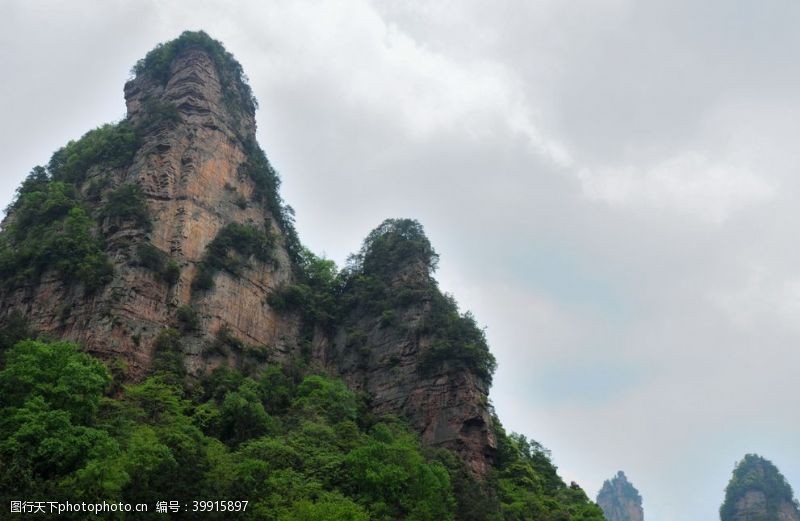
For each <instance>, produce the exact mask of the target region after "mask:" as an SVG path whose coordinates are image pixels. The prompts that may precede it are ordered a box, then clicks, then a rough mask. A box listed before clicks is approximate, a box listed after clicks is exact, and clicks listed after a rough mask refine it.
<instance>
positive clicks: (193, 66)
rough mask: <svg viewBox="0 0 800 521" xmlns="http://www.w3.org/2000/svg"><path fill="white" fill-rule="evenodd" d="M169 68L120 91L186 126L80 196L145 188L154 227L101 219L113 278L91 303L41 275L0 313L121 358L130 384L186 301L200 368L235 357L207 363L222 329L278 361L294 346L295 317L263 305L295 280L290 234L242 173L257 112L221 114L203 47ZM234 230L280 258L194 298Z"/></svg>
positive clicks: (147, 112) (214, 74)
mask: <svg viewBox="0 0 800 521" xmlns="http://www.w3.org/2000/svg"><path fill="white" fill-rule="evenodd" d="M169 72H170V73H169V77H168V79H167V81H166V82H165V83H164V84H161V83H160V82H159V81H157V80H155V79H153V78H150V77H148V76H147V75H140V76H139V77H137V78H136V79H134V80H132V81H130V82H129V83H128V84H127V85H126V86H125V97H126V102H127V107H128V116H127V118H128V120H129V121H130V122H131V123H132V124H134V125H137V124H140V123H141V122H142V120H143V119H144V118H147V117H149V116H151V112H152V111H154V110H156V109H155V108H153V107H159V106H162V107H163V106H170V107H176V108H177V116H178V117H179V119H180V121H179V122H178V123H177V124H175V125H166V126H165V125H156V126H153V128H151V129H145V131H144V133H143V137H142V140H141V146H140V148H139V150H138V151H137V152H136V154H135V156H134V159H133V164H132V165H131V166H130V167H128V168H124V169H116V170H110V171H109V170H107V169H102V168H98V167H92V168H90V169H89V172H88V175H87V179H86V182H85V183H84V184H83V187H82V189H83V190H84V191H85V190H86V189H87V188H86V187H87V186H89V185H91V184H92V182H93V181H95V180H97V182H102V184H103V185H105V186H107V187H108V188H107V189H109V190H110V189H112V188H113V187H115V186H120V185H122V184H124V183H135V184H137V185H139V186H140V187H141V188H142V190H143V192H144V194H145V196H146V198H147V204H148V207H149V213H150V215H151V220H152V229H151V230H150V231H143V230H141V229H137V228H136V227H133V226H122V227H116V226H111V225H109V224H108V223H102V225H101V227H102V230H101V232H102V235H103V236H104V238H105V241H106V244H107V253H108V255H109V257H110V259H111V261H112V262H113V264H114V278H113V280H112V281H111V282H110V283H109V284H107V285H106V286H105V287H104V288H103V289H102V290H101V291H100V292H98V293H97V294H94V295H85V294H84V292H83V291H82V289H81V288H80V287H75V286H67V285H65V284H64V283H62V282H60V281H59V280H58V278H57V277H55V276H53V274H46V275H45V276H44V277H43V279H42V280H41V281H40V282H39V283H37V284H32V285H28V286H27V287H24V288H18V289H16V290H15V291H13V292H11V293H8V294H5V295H3V297H2V300H0V314H2V316H7V315H8V314H9V313H10V312H12V311H13V310H17V311H21V312H22V313H23V314H24V315H25V316H26V317H28V318H29V320H30V322H31V325H32V326H33V327H34V328H36V329H38V330H40V331H43V332H46V333H48V334H51V335H54V336H57V337H60V338H63V339H68V340H72V341H76V342H80V343H81V344H83V345H84V346H85V347H86V348H87V350H89V351H90V352H92V353H95V354H98V355H100V356H102V357H105V358H112V357H119V358H122V359H124V360H125V361H126V362H127V363H128V365H129V368H130V374H129V376H130V377H132V378H137V377H139V376H141V375H142V374H143V373H144V372H145V371H146V369H147V367H148V365H149V361H150V359H151V356H152V351H153V341H154V338H155V337H156V335H157V334H158V332H159V331H160V330H161V329H162V328H163V327H165V326H170V325H172V326H174V325H175V312H176V310H177V309H178V307H179V306H181V305H191V306H192V308H193V309H194V310H195V312H196V313H197V317H198V319H199V326H200V327H199V328H198V330H197V333H196V334H195V335H194V337H193V338H188V339H187V341H186V342H184V347H185V349H186V354H187V362H188V366H189V369H190V371H193V372H201V371H205V370H207V369H208V368H209V366H213V365H218V364H220V363H223V362H224V363H230V364H233V363H235V362H236V361H237V360H236V358H237V353H235V352H228V353H223V354H222V355H221V354H220V353H214V354H212V355H209V356H205V357H204V356H201V354H202V353H203V352H204V350H206V347H207V345H208V343H209V342H210V341H211V340H212V339H213V338H214V337H215V335H216V334H217V332H218V331H219V330H220V328H222V327H225V328H226V329H227V330H228V331H229V334H230V335H232V336H233V337H236V338H238V339H239V340H241V341H242V342H244V343H246V344H250V345H256V346H266V347H267V348H268V349H269V353H270V355H271V356H274V357H277V358H281V357H282V356H285V355H287V354H288V353H289V351H290V350H291V349H292V346H293V345H294V344H295V343H296V342H295V338H296V330H297V326H296V323H295V322H296V321H293V320H292V318H291V317H286V316H285V315H284V316H280V317H279V316H278V315H277V314H276V313H274V312H273V311H272V310H271V309H270V307H269V306H268V304H267V303H266V297H267V294H268V293H269V291H270V290H271V288H274V287H276V286H278V285H281V284H285V283H287V282H289V281H290V280H291V278H292V271H291V265H290V261H289V257H288V255H287V252H286V248H285V246H284V244H283V236H282V235H281V231H280V230H279V229H278V227H277V226H276V225H275V224H274V219H273V216H272V215H270V213H269V212H268V211H266V210H265V209H264V208H263V206H262V205H260V204H257V203H255V202H254V201H253V191H254V186H253V182H252V181H251V180H250V179H249V178H247V177H246V176H243V175H242V174H241V173H240V166H241V165H242V164H243V163H244V162H245V161H246V151H245V140H247V139H252V140H254V139H255V119H254V112H253V110H252V109H251V110H246V108H239V110H238V111H237V112H238V114H235V113H234V112H232V111H231V109H230V108H229V107H227V106H226V103H225V102H224V100H223V89H222V86H221V84H220V75H219V71H218V69H217V66H216V65H215V63H214V61H213V60H212V58H211V57H210V56H209V54H208V53H207V52H205V51H204V50H203V49H201V48H196V47H189V48H187V49H185V50H184V51H183V52H181V53H180V54H179V55H177V56H176V57H175V58H174V60H173V61H172V62H171V64H170V70H169ZM227 88H229V89H236V88H237V86H236V85H235V84H234V85H228V86H227ZM242 201H244V204H243V203H242ZM12 218H13V216H12ZM234 222H235V223H251V224H252V225H254V226H257V227H260V228H266V227H268V228H269V229H270V230H271V232H272V233H273V234H274V235H275V237H277V244H276V247H275V251H274V252H273V255H274V258H275V261H274V262H272V263H265V262H260V261H258V260H257V259H249V260H248V266H247V267H246V268H244V269H243V270H242V271H241V273H240V276H233V275H231V274H230V273H228V272H226V271H218V272H217V273H216V275H215V284H214V287H213V288H212V289H211V290H208V291H203V292H193V291H192V289H191V282H192V280H193V278H194V276H195V274H196V271H197V265H198V263H199V262H201V260H202V258H203V255H204V253H205V249H206V246H207V245H208V244H209V243H210V242H211V241H212V240H213V239H214V237H215V236H216V235H217V234H218V233H219V231H220V230H221V229H222V228H223V227H224V226H225V225H226V224H229V223H234ZM142 243H151V244H152V245H153V246H155V247H156V248H158V249H159V250H161V251H162V252H164V253H166V254H168V256H169V258H171V259H172V260H174V261H175V262H177V263H178V265H179V266H180V268H181V269H180V276H179V278H178V281H177V283H175V284H174V285H170V284H168V283H166V282H164V281H163V280H160V279H159V278H158V277H156V276H154V274H153V273H152V272H151V271H150V270H148V269H145V268H143V267H140V266H136V261H135V253H134V252H135V247H136V245H138V244H142Z"/></svg>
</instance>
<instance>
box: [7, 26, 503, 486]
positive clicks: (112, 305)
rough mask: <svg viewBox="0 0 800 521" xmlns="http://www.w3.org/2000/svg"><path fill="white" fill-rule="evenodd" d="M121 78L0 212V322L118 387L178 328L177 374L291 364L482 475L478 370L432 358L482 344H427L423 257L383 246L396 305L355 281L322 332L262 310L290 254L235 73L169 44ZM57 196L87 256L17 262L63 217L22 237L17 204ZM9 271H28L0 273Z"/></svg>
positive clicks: (218, 53)
mask: <svg viewBox="0 0 800 521" xmlns="http://www.w3.org/2000/svg"><path fill="white" fill-rule="evenodd" d="M134 73H135V77H134V78H133V79H132V80H131V81H129V82H128V83H127V84H126V85H125V99H126V104H127V117H126V118H125V120H123V121H122V122H120V123H119V124H117V125H116V126H107V127H103V128H101V129H98V130H97V131H93V132H94V133H91V132H90V133H89V134H87V136H85V137H84V138H82V140H81V141H79V142H77V143H70V144H69V145H67V147H65V148H64V149H62V150H61V151H59V152H57V153H56V154H55V155H54V158H53V160H52V161H51V163H50V165H48V168H47V170H46V171H45V169H41V170H39V171H37V172H35V173H36V175H34V174H31V177H29V180H28V181H26V183H27V184H26V185H23V187H22V188H21V189H20V193H19V196H18V199H17V201H16V202H15V203H14V204H12V205H11V207H10V211H9V213H8V215H7V217H6V220H5V221H4V223H3V230H2V233H1V234H0V247H5V248H6V250H4V251H5V252H6V253H7V255H6V257H7V259H6V258H4V257H2V255H0V274H1V275H3V277H5V278H6V283H4V284H3V285H2V287H0V325H2V323H3V322H8V321H9V320H11V319H12V318H19V317H23V318H24V319H26V320H27V322H28V325H29V326H30V327H31V328H33V329H35V330H37V331H40V332H43V333H45V334H47V335H49V336H51V337H56V338H61V339H66V340H70V341H75V342H78V343H80V344H81V345H83V346H84V347H85V349H86V350H87V351H89V352H91V353H93V354H95V355H97V356H99V357H101V358H103V359H105V360H108V361H110V362H114V363H117V364H118V365H119V366H121V367H123V373H124V376H123V378H125V379H128V380H137V379H140V378H142V377H143V376H144V375H146V374H147V373H148V371H149V370H150V369H151V365H152V362H153V359H154V356H155V353H156V352H157V351H158V349H162V348H163V346H162V347H159V346H161V345H162V344H163V342H162V343H161V344H160V343H159V342H160V341H159V338H161V336H162V335H163V332H164V330H165V328H171V329H170V330H176V331H180V335H181V338H180V347H179V349H180V352H181V355H182V357H183V360H184V366H185V368H186V371H187V372H188V373H189V374H190V375H194V376H202V375H203V374H207V373H209V372H210V371H212V370H213V369H214V368H215V367H218V366H220V365H223V364H224V365H228V366H231V367H240V368H241V367H248V368H250V369H253V370H257V369H258V367H261V366H263V365H264V364H266V363H274V362H277V363H288V362H290V361H291V360H293V359H297V358H298V357H305V359H306V362H308V363H310V364H315V365H317V366H319V367H322V368H325V369H327V370H328V371H330V372H334V373H338V374H341V375H342V376H343V377H344V378H345V380H346V381H347V382H348V383H349V384H350V385H351V386H352V387H353V388H355V389H357V390H360V391H365V392H366V393H368V395H369V396H370V397H371V404H372V407H373V409H374V411H375V412H376V413H380V414H398V415H403V416H406V417H408V418H409V420H410V421H411V424H412V425H413V426H414V427H415V428H416V429H418V431H419V432H420V433H421V435H422V438H423V440H424V441H425V442H427V443H429V444H431V445H436V446H443V447H447V448H450V449H452V450H454V451H456V452H457V453H458V454H459V455H460V456H461V457H462V458H463V460H464V461H465V462H466V463H467V465H468V467H469V468H470V469H472V471H473V472H474V473H476V474H477V475H484V474H485V473H486V472H487V471H488V470H489V468H490V465H491V463H492V457H493V451H494V448H495V441H494V436H493V433H492V429H491V418H490V415H489V409H488V399H487V394H488V387H489V382H490V377H491V370H489V371H487V370H486V368H485V367H484V368H482V369H481V368H480V367H478V366H476V365H475V363H473V362H471V361H470V360H472V359H468V358H469V357H467V358H465V359H464V360H466V361H464V360H461V359H459V358H458V357H455V358H454V359H452V360H450V359H448V358H447V356H445V355H446V354H447V351H446V350H447V349H451V348H454V347H459V348H460V347H463V348H465V349H466V350H467V351H468V352H470V353H471V352H477V351H476V349H479V348H481V346H480V345H479V344H481V339H477V340H476V339H474V338H473V339H472V340H464V342H463V343H464V345H454V344H453V342H456V341H454V340H452V339H453V338H456V337H455V336H453V335H451V336H450V337H448V338H450V340H447V339H443V338H440V337H441V335H440V334H439V333H438V332H437V331H436V330H435V328H432V327H431V326H430V322H431V319H430V317H432V316H433V315H432V313H433V311H436V310H439V311H438V313H439V315H441V313H443V311H441V309H444V308H442V302H444V301H443V300H442V299H445V300H446V298H445V297H444V296H443V295H442V294H441V293H440V292H439V290H438V288H437V287H436V284H435V281H434V280H433V279H432V277H431V272H432V269H433V266H432V265H431V263H430V262H429V261H422V262H407V259H405V257H404V254H403V249H402V248H399V249H397V250H396V251H394V252H390V253H391V255H390V258H388V259H386V262H387V263H388V264H389V265H394V266H395V268H393V269H391V270H389V271H387V272H385V273H381V276H380V277H378V278H377V279H376V280H380V281H382V282H381V283H382V284H385V288H384V289H385V291H386V294H387V295H389V296H391V297H392V298H395V297H396V298H397V299H401V300H402V299H404V298H405V299H407V301H404V302H402V304H398V305H397V309H396V311H395V312H392V313H389V314H387V311H386V310H382V311H381V310H376V309H375V308H374V306H371V303H370V299H371V297H370V296H368V295H367V294H366V293H363V292H361V293H360V292H359V291H356V290H357V289H358V288H357V287H351V288H350V289H349V290H346V291H345V293H344V295H343V297H342V298H344V299H349V300H348V304H347V305H346V306H344V309H346V312H345V313H344V315H343V316H342V317H340V318H339V319H338V321H333V322H331V323H329V324H327V326H326V327H321V326H320V325H319V324H316V323H311V324H309V318H308V317H307V316H304V314H303V312H302V311H301V310H298V309H294V308H291V307H289V308H285V309H280V310H279V309H277V308H276V306H274V305H273V302H274V299H273V297H274V295H276V294H277V293H279V292H280V291H281V290H283V289H285V288H287V287H290V286H292V285H293V284H295V283H297V282H298V281H299V279H300V278H302V277H301V276H300V275H298V273H300V272H301V271H302V270H301V269H300V268H299V267H298V266H299V263H300V261H299V255H300V251H301V248H300V246H299V242H298V240H297V238H296V235H295V233H294V229H293V227H292V223H291V216H290V214H289V212H290V209H287V207H285V206H284V205H283V204H282V201H281V199H280V197H279V196H278V192H277V189H278V183H279V180H278V178H277V175H276V174H275V172H274V171H273V170H272V168H271V166H270V165H269V162H268V161H267V159H266V157H265V156H264V154H263V152H262V151H261V149H260V148H259V146H258V144H257V143H256V140H255V130H256V124H255V102H254V99H253V98H252V95H251V92H250V89H249V87H248V86H247V84H246V82H245V81H244V79H243V78H244V76H243V74H242V71H241V67H240V66H239V64H238V63H237V62H236V61H235V60H234V59H233V57H232V56H231V55H230V54H228V53H227V52H226V51H225V50H224V49H223V48H222V46H221V44H219V42H216V41H214V40H212V39H210V38H209V37H208V36H207V35H205V34H204V33H184V34H183V35H182V36H181V37H180V38H179V39H177V40H175V41H173V42H170V43H167V44H164V45H161V46H159V47H157V48H156V49H154V50H153V51H152V52H151V53H149V54H148V56H147V57H146V58H145V59H143V60H142V61H140V62H139V63H138V64H137V66H136V67H135V68H134ZM109 135H110V136H112V138H113V139H112V138H109V137H108V136H109ZM114 136H117V137H114ZM119 136H122V137H121V138H119V139H117V138H118V137H119ZM123 138H124V139H123ZM126 147H128V148H129V149H130V153H129V154H127V153H126V150H127V148H126ZM42 186H44V188H42ZM56 189H58V190H66V192H67V193H68V194H71V195H69V198H70V201H72V202H71V203H70V204H71V205H72V207H71V208H72V210H70V208H69V207H67V210H70V211H73V210H74V212H76V213H75V215H76V216H80V215H83V214H86V215H88V216H91V217H92V218H93V221H92V222H93V223H94V224H92V230H91V233H92V234H93V236H94V237H96V242H97V244H98V245H99V246H98V248H99V251H97V252H94V253H91V256H90V254H89V253H87V254H86V255H85V256H84V257H80V258H79V259H78V260H77V261H76V263H75V265H70V266H66V267H65V266H61V267H59V266H60V265H59V264H56V265H55V266H54V265H53V264H52V263H50V264H48V263H47V262H45V260H43V257H42V256H44V257H47V255H45V254H47V253H48V252H47V251H45V252H44V253H42V252H39V253H35V254H33V253H32V254H31V255H30V256H29V257H24V256H22V253H20V252H23V251H27V250H25V248H24V247H23V242H24V241H26V240H29V239H30V237H28V236H27V235H26V233H28V234H30V233H36V230H39V229H42V230H44V229H47V230H49V229H50V228H47V227H48V226H50V227H51V228H53V227H55V228H54V229H57V231H56V232H54V233H55V236H57V235H58V233H67V232H69V226H71V225H70V224H69V219H71V218H72V217H66V216H65V214H64V213H63V212H62V213H56V214H54V216H47V215H45V216H39V217H37V219H39V221H41V223H40V224H39V226H40V228H32V229H33V230H34V232H30V231H24V232H23V231H21V230H23V229H25V230H28V229H29V228H30V226H28V225H27V224H26V222H27V221H26V219H27V218H26V217H25V214H26V212H27V211H28V210H27V208H28V207H27V206H26V205H28V206H31V205H33V204H35V198H36V197H45V195H42V193H49V195H47V197H50V196H52V195H53V192H54V191H55V190H56ZM36 190H42V192H41V193H39V192H36ZM48 190H49V191H50V192H48ZM139 199H141V201H140V202H141V204H140V206H141V208H139V207H137V206H136V205H137V204H138V203H137V201H139ZM32 201H33V202H32ZM137 208H138V209H137ZM67 210H65V211H67ZM69 215H72V213H70V214H69ZM48 219H49V220H48ZM85 220H86V219H85ZM39 221H37V222H39ZM25 226H28V228H25ZM58 230H61V231H58ZM401 239H402V238H401ZM93 240H94V239H93ZM401 242H402V241H401ZM56 243H57V244H60V243H58V241H56ZM4 245H5V246H4ZM401 246H402V245H401ZM431 251H432V250H431ZM9 252H10V253H9ZM0 253H2V252H0ZM36 255H38V257H37V256H36ZM434 255H435V254H434ZM15 256H16V257H15ZM98 259H99V260H98ZM104 259H107V263H108V268H107V269H106V268H103V262H106V260H104ZM366 262H367V263H368V262H369V259H367V260H366ZM15 263H16V264H15ZM25 263H28V264H31V263H33V264H34V265H35V266H36V268H35V269H31V270H26V271H25V272H24V274H23V275H20V276H17V274H18V273H19V272H20V269H19V266H20V265H22V264H25ZM87 266H89V267H92V266H93V267H94V268H92V269H91V270H90V269H89V268H87ZM98 266H99V267H98ZM12 275H13V276H12ZM78 275H80V277H79V276H78ZM356 286H357V285H356ZM348 291H349V293H348ZM365 295H367V296H366V297H365ZM392 302H399V300H392ZM448 302H449V301H448ZM437 303H438V304H437ZM445 304H447V303H445ZM437 306H438V307H437ZM434 308H435V309H434ZM445 308H447V306H446V305H445ZM432 310H433V311H432ZM446 311H447V313H451V312H452V309H450V308H447V309H446ZM451 314H452V313H451ZM390 315H391V316H390ZM448 316H449V315H448ZM459 320H467V321H469V320H471V319H470V318H466V319H464V318H463V317H462V318H461V319H459ZM312 322H313V320H312ZM456 322H457V320H456ZM472 325H473V326H474V323H473V324H472ZM309 328H310V330H311V331H313V334H311V335H308V334H307V331H308V330H309ZM476 342H477V343H476ZM457 343H458V342H456V344H457ZM309 344H310V346H309ZM476 345H478V348H476V347H475V346H476ZM467 351H465V352H467ZM431 353H432V354H431ZM486 354H488V351H486ZM488 356H489V357H491V355H488ZM484 362H486V361H485V360H484ZM489 362H490V363H489V365H492V364H493V359H489ZM484 365H486V363H484Z"/></svg>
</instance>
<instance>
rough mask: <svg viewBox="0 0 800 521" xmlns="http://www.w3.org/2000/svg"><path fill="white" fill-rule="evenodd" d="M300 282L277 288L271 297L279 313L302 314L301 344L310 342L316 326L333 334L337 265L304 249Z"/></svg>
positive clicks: (299, 266)
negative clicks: (292, 312) (291, 312)
mask: <svg viewBox="0 0 800 521" xmlns="http://www.w3.org/2000/svg"><path fill="white" fill-rule="evenodd" d="M297 266H298V268H299V269H298V272H299V274H300V276H299V277H298V282H296V283H294V284H289V285H287V286H284V287H282V288H279V289H277V290H276V291H274V292H273V293H271V294H270V295H269V297H268V303H269V305H270V306H272V307H273V308H274V309H275V310H276V311H279V312H287V311H294V312H299V313H300V316H301V317H302V318H303V327H302V331H301V333H302V335H303V338H302V339H301V341H303V342H306V343H310V342H311V338H312V337H313V334H314V327H315V326H318V327H321V328H323V329H324V330H325V331H328V332H330V331H332V329H333V326H334V325H335V324H336V320H337V318H338V317H337V314H338V313H339V311H338V308H337V294H338V291H339V278H338V274H337V270H336V263H334V262H333V261H332V260H329V259H325V258H320V257H317V256H316V255H314V254H313V253H312V252H310V251H309V250H307V249H305V248H303V249H302V250H301V254H300V256H299V262H298V263H297Z"/></svg>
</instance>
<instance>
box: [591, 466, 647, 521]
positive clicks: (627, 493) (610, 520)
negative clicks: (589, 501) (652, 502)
mask: <svg viewBox="0 0 800 521" xmlns="http://www.w3.org/2000/svg"><path fill="white" fill-rule="evenodd" d="M597 505H598V506H599V507H600V508H601V509H602V510H603V514H604V515H605V518H606V520H607V521H643V520H644V510H642V496H640V495H639V491H638V490H636V488H635V487H634V486H633V485H632V484H631V483H630V482H629V481H628V478H627V476H625V473H624V472H622V471H619V472H618V473H617V475H616V476H614V478H612V479H611V480H606V481H605V482H604V483H603V488H602V489H600V492H599V493H598V494H597Z"/></svg>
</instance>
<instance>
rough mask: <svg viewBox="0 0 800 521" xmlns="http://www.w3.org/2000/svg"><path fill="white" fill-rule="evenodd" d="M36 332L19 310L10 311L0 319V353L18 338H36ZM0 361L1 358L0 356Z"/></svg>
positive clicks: (18, 339) (0, 360)
mask: <svg viewBox="0 0 800 521" xmlns="http://www.w3.org/2000/svg"><path fill="white" fill-rule="evenodd" d="M37 336H38V333H37V332H36V330H35V329H34V328H32V327H31V325H30V323H29V322H28V319H27V318H26V317H25V315H23V314H22V313H20V312H19V311H16V310H15V311H12V312H11V313H9V314H8V315H7V316H5V317H3V319H2V320H0V353H2V352H3V351H5V350H6V349H8V348H9V347H11V346H13V345H14V344H16V343H17V342H19V341H20V340H26V339H30V338H36V337H37ZM0 362H2V358H0Z"/></svg>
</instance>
